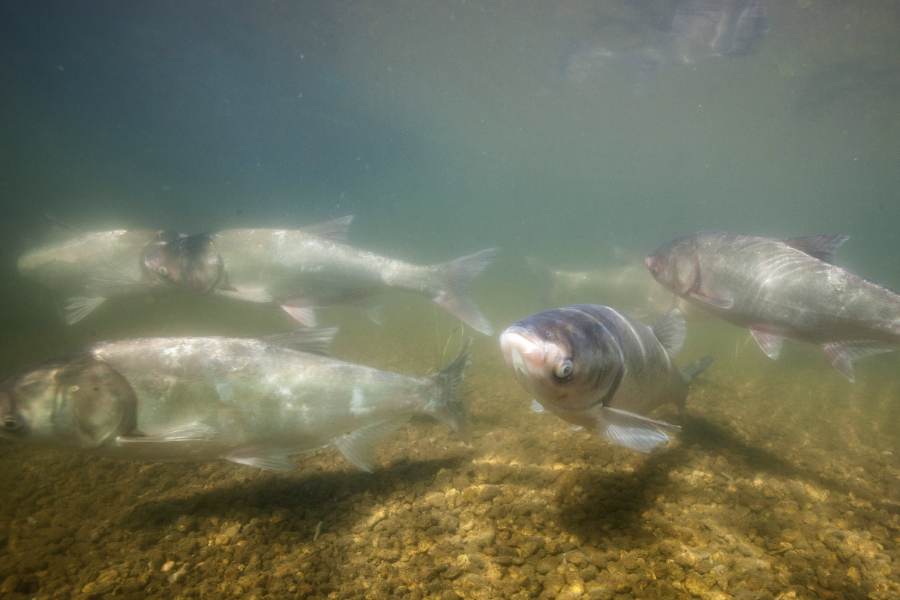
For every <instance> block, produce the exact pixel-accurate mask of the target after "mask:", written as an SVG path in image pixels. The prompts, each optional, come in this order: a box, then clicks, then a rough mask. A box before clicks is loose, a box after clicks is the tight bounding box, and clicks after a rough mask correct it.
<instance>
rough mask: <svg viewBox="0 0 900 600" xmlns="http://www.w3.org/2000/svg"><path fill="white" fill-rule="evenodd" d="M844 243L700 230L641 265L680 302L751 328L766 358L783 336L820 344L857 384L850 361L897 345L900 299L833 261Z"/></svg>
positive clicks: (656, 252)
mask: <svg viewBox="0 0 900 600" xmlns="http://www.w3.org/2000/svg"><path fill="white" fill-rule="evenodd" d="M846 240H847V236H843V235H821V236H812V237H803V238H795V239H789V240H775V239H769V238H763V237H755V236H749V235H739V234H734V233H722V232H703V233H695V234H692V235H688V236H684V237H680V238H677V239H675V240H672V241H670V242H668V243H666V244H663V245H662V246H660V247H659V248H657V249H656V250H654V251H653V252H651V253H650V254H649V255H648V256H647V260H646V262H647V267H648V268H649V269H650V273H651V274H652V275H653V277H655V278H656V280H657V281H659V282H660V283H661V284H663V285H664V286H666V287H667V288H669V289H670V290H672V291H673V292H675V293H676V294H678V295H679V296H681V297H682V298H684V299H686V300H688V301H689V302H691V303H693V304H694V305H696V306H698V307H700V308H702V309H704V310H706V311H707V312H709V313H711V314H713V315H715V316H717V317H721V318H722V319H724V320H726V321H728V322H729V323H733V324H735V325H738V326H740V327H747V328H749V329H750V333H751V334H752V335H753V338H754V339H755V340H756V342H757V344H759V347H760V348H762V350H763V352H765V353H766V354H767V355H768V356H770V357H771V358H773V359H774V358H778V356H779V354H780V353H781V348H782V345H783V343H784V340H785V339H791V340H800V341H804V342H810V343H812V344H818V345H821V346H822V348H823V349H824V350H825V353H826V354H827V355H828V358H829V359H830V360H831V362H832V364H833V365H834V366H835V367H836V368H837V369H838V371H840V372H841V373H842V374H843V375H844V376H845V377H847V379H849V380H850V381H854V372H853V364H854V362H855V361H857V360H858V359H860V358H862V357H865V356H869V355H871V354H877V353H880V352H888V351H890V350H892V349H893V348H892V347H891V344H900V295H898V294H897V293H895V292H893V291H891V290H889V289H887V288H885V287H883V286H880V285H878V284H875V283H872V282H870V281H867V280H865V279H863V278H862V277H859V276H858V275H855V274H853V273H851V272H850V271H847V270H846V269H842V268H840V267H838V266H835V265H834V264H833V263H832V260H833V255H834V251H835V249H836V248H837V247H838V246H839V245H840V244H842V243H843V242H844V241H846Z"/></svg>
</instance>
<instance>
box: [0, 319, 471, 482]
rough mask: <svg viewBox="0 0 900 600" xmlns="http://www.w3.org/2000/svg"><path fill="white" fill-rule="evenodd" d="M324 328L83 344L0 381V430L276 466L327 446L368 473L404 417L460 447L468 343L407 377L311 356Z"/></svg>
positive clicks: (55, 443)
mask: <svg viewBox="0 0 900 600" xmlns="http://www.w3.org/2000/svg"><path fill="white" fill-rule="evenodd" d="M334 332H335V330H333V329H304V330H299V331H292V332H287V333H282V334H276V335H274V336H266V337H262V338H259V339H245V338H225V337H187V338H148V339H134V340H123V341H115V342H103V343H98V344H93V345H91V346H87V347H85V348H82V349H80V350H76V351H73V352H70V353H68V354H64V355H62V356H59V357H56V358H53V359H50V360H47V361H44V362H41V363H37V364H35V365H31V366H28V367H25V368H23V369H21V370H19V371H18V372H15V373H12V374H10V375H7V376H6V377H5V378H3V379H2V380H0V438H3V439H8V440H14V441H20V442H27V443H31V444H39V445H43V446H51V447H56V448H59V449H64V450H72V451H80V452H86V453H90V454H95V455H99V456H109V457H114V458H126V459H134V460H147V461H201V460H216V459H222V460H228V461H232V462H236V463H241V464H246V465H252V466H255V467H261V468H266V469H279V470H289V469H290V468H291V462H290V460H289V457H290V456H291V455H293V454H298V453H301V452H309V451H311V450H316V449H319V448H324V447H327V446H332V445H334V446H337V448H338V449H339V450H340V451H341V453H343V455H344V456H345V457H346V458H347V459H348V460H350V461H351V462H352V463H353V464H355V465H357V466H358V467H360V468H361V469H364V470H367V471H371V470H372V450H373V447H374V446H375V444H376V443H378V441H379V440H381V438H383V437H384V436H385V435H387V434H388V433H390V432H392V431H393V430H395V429H396V428H397V427H399V426H400V425H402V424H403V423H404V422H406V420H407V419H408V418H409V417H410V415H412V414H426V415H429V416H432V417H435V418H437V419H440V420H441V421H443V422H444V423H446V424H447V425H449V426H450V427H451V428H452V429H453V430H454V431H456V432H457V433H458V434H459V435H460V437H461V438H462V439H463V440H464V441H466V442H467V443H468V441H469V435H470V434H469V421H468V412H467V409H466V405H465V403H464V402H463V399H462V397H461V391H462V377H463V372H464V370H465V368H466V365H467V364H468V361H469V346H468V345H466V346H465V348H464V349H463V350H462V351H461V352H460V354H459V355H458V356H457V357H456V358H455V359H454V360H453V362H451V363H450V364H449V365H448V366H447V367H446V368H445V369H444V370H443V371H441V372H439V373H437V374H435V375H432V376H430V377H423V378H414V377H406V376H403V375H397V374H395V373H388V372H384V371H378V370H376V369H371V368H368V367H363V366H359V365H355V364H350V363H346V362H342V361H339V360H335V359H333V358H328V357H326V356H321V355H318V354H314V353H313V352H323V351H325V350H327V347H328V345H329V344H330V342H331V338H332V337H333V335H334ZM298 348H299V349H300V350H307V351H311V352H304V351H300V350H298Z"/></svg>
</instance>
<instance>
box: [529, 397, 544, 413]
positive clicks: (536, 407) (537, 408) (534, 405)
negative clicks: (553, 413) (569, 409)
mask: <svg viewBox="0 0 900 600" xmlns="http://www.w3.org/2000/svg"><path fill="white" fill-rule="evenodd" d="M530 408H531V410H533V411H534V412H535V413H537V414H539V415H540V414H543V413H545V412H547V409H546V408H544V406H543V405H542V404H541V403H540V402H538V401H537V400H532V401H531V407H530Z"/></svg>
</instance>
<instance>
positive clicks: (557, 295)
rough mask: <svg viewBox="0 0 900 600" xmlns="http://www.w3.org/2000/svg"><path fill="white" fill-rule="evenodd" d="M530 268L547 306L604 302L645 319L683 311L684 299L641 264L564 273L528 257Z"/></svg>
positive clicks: (630, 262)
mask: <svg viewBox="0 0 900 600" xmlns="http://www.w3.org/2000/svg"><path fill="white" fill-rule="evenodd" d="M527 261H528V266H529V267H531V271H532V272H533V273H534V274H535V275H536V276H537V277H538V279H540V281H541V285H542V287H543V291H544V298H543V299H542V301H543V303H544V304H545V305H552V306H561V305H566V304H574V303H577V302H592V303H598V302H602V303H603V304H605V305H607V306H612V307H614V308H616V309H617V310H621V311H624V312H626V313H628V314H629V315H631V316H634V317H636V318H638V319H642V318H645V317H648V316H655V315H659V314H661V313H664V312H666V311H669V310H671V309H672V308H676V307H679V308H682V311H683V309H684V307H683V306H680V304H686V303H684V302H683V301H682V300H681V298H679V297H678V296H676V295H675V294H673V293H672V292H670V291H669V290H667V289H666V288H664V287H663V286H661V285H660V284H658V283H657V282H656V281H655V280H654V279H653V277H651V276H650V274H649V273H647V268H646V266H645V265H644V264H643V262H642V261H640V260H637V261H625V262H624V263H623V264H621V265H619V266H616V267H607V268H601V269H593V270H591V271H563V270H560V269H554V268H552V267H550V266H548V265H545V264H544V263H542V262H540V261H538V260H536V259H534V258H531V257H528V258H527Z"/></svg>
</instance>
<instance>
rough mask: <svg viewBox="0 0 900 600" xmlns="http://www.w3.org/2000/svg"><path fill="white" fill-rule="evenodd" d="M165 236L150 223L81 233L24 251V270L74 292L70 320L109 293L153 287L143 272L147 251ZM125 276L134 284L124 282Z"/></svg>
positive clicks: (50, 285)
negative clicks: (149, 225) (125, 228)
mask: <svg viewBox="0 0 900 600" xmlns="http://www.w3.org/2000/svg"><path fill="white" fill-rule="evenodd" d="M166 239H168V236H167V234H165V233H164V232H161V231H153V230H148V229H132V230H124V229H119V230H115V231H96V232H90V233H82V234H79V235H75V236H72V237H69V238H67V239H65V240H63V241H61V242H58V243H55V244H50V245H47V246H43V247H40V248H37V249H35V250H32V251H30V252H27V253H26V254H24V255H22V256H21V257H20V258H19V272H20V273H21V274H22V275H23V276H25V277H27V278H29V279H32V280H34V281H36V282H38V283H40V284H41V285H43V286H44V287H46V288H49V289H51V290H54V291H56V292H61V293H63V294H68V295H72V294H74V295H73V296H72V297H70V298H69V301H68V304H67V306H66V308H65V313H64V319H65V321H66V323H68V324H70V325H71V324H72V323H76V322H78V321H80V320H81V319H83V318H84V317H85V316H86V315H87V314H88V313H90V312H91V311H92V310H94V309H95V308H97V307H98V306H99V305H100V304H102V303H103V301H104V300H106V299H107V298H108V297H110V296H113V295H117V294H121V293H123V292H124V293H131V292H133V291H135V290H137V289H145V288H147V287H152V282H149V281H147V280H146V279H145V277H144V273H143V266H142V265H143V257H144V252H145V251H146V249H147V248H148V247H149V246H152V245H154V244H160V243H162V242H163V241H164V240H166ZM123 280H124V281H128V282H131V284H132V285H131V286H129V287H127V288H126V287H125V286H122V285H121V284H120V283H119V282H121V281H123ZM107 282H112V285H106V283H107Z"/></svg>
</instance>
